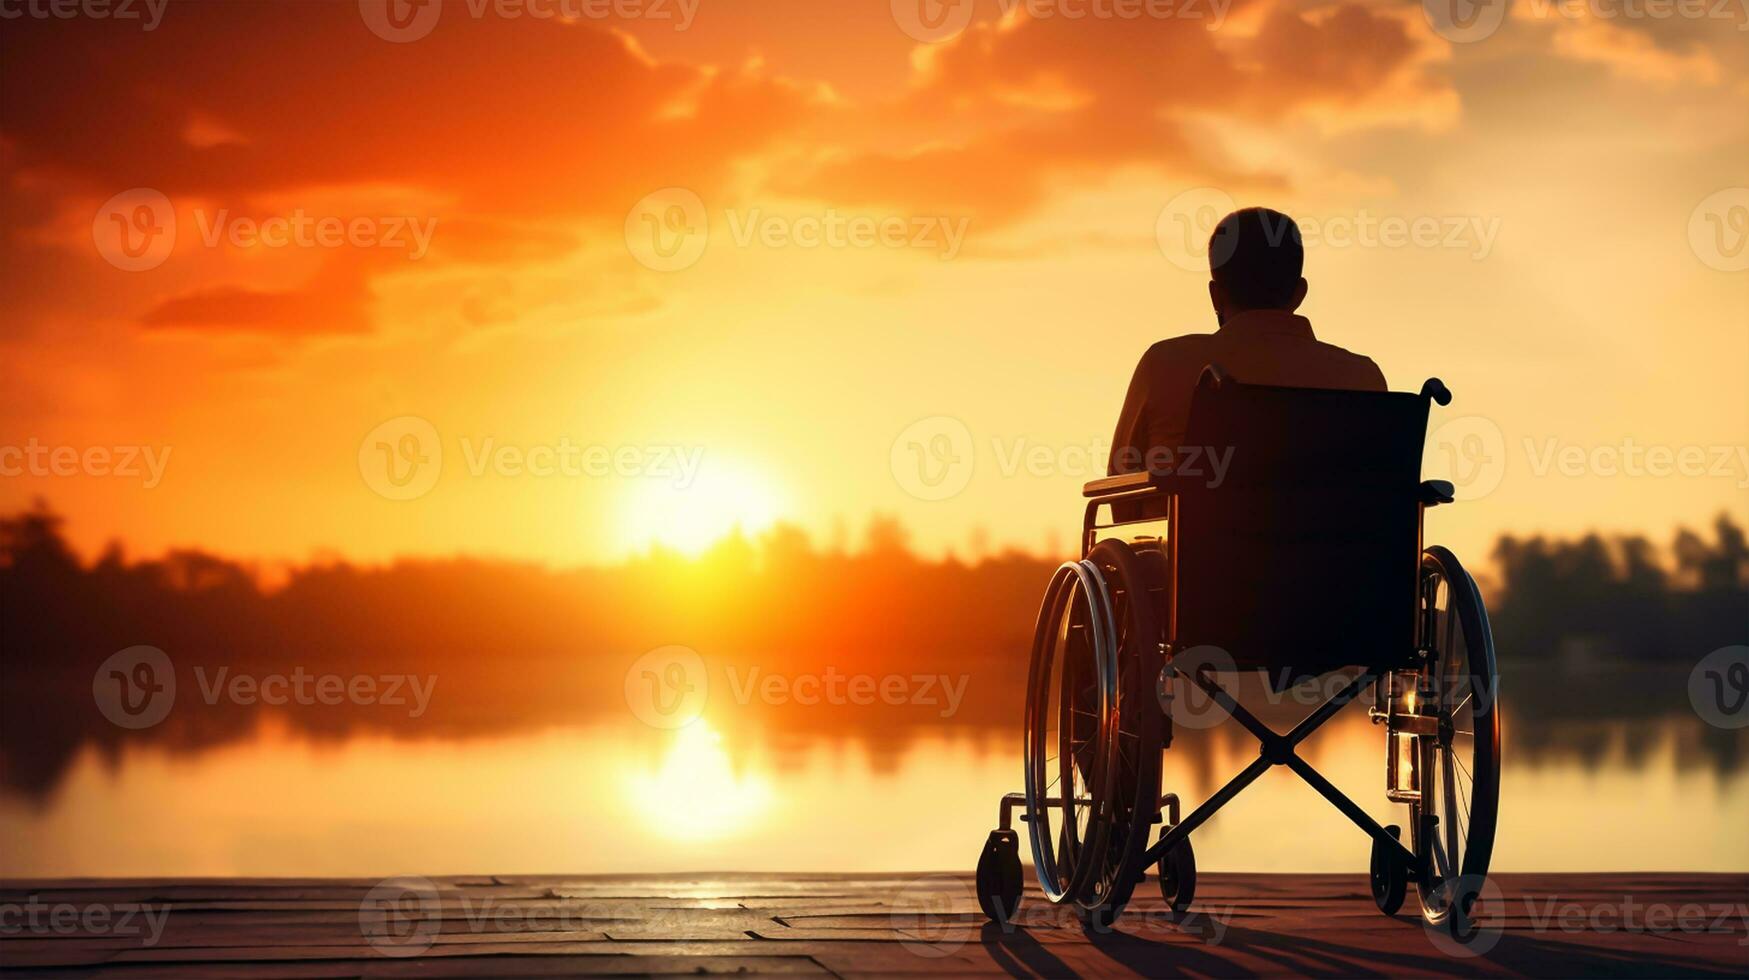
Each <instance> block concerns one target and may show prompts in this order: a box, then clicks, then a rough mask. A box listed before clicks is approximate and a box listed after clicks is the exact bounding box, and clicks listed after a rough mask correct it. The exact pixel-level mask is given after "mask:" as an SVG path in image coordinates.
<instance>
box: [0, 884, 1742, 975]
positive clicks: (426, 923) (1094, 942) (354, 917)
mask: <svg viewBox="0 0 1749 980" xmlns="http://www.w3.org/2000/svg"><path fill="white" fill-rule="evenodd" d="M1492 881H1493V883H1494V884H1495V885H1496V886H1497V887H1498V889H1499V892H1498V898H1497V904H1498V908H1497V912H1498V915H1497V916H1495V917H1494V918H1493V919H1492V920H1491V921H1492V925H1493V931H1492V932H1491V933H1490V934H1489V935H1488V937H1487V938H1488V948H1487V950H1486V951H1485V955H1481V956H1470V955H1466V951H1465V950H1464V948H1462V947H1458V948H1457V951H1456V952H1454V951H1453V948H1452V947H1451V945H1450V943H1449V941H1446V940H1444V939H1443V933H1440V932H1438V931H1436V930H1430V929H1429V928H1428V927H1425V926H1424V925H1423V924H1422V923H1421V921H1420V919H1419V918H1417V917H1413V916H1411V915H1409V914H1407V913H1405V914H1403V915H1400V916H1398V917H1396V918H1393V919H1387V918H1384V917H1382V916H1380V915H1379V914H1378V912H1377V910H1376V909H1374V908H1373V907H1372V901H1371V898H1370V897H1369V895H1368V893H1367V891H1366V889H1365V882H1364V880H1363V879H1361V878H1359V877H1358V876H1355V875H1255V874H1236V875H1235V874H1227V875H1222V874H1205V875H1203V876H1202V878H1201V880H1200V881H1199V885H1198V892H1197V894H1198V899H1197V904H1196V907H1195V908H1194V909H1193V911H1192V913H1191V914H1189V915H1177V914H1174V913H1171V912H1170V911H1169V910H1167V909H1166V907H1165V905H1164V903H1163V902H1162V901H1161V900H1160V896H1159V893H1158V891H1157V890H1156V889H1155V886H1154V883H1153V882H1152V881H1148V882H1144V883H1143V884H1142V885H1141V886H1140V888H1139V889H1138V891H1137V895H1136V898H1135V900H1134V901H1133V902H1132V903H1131V905H1130V907H1129V908H1128V909H1127V910H1126V913H1125V915H1124V917H1123V918H1122V919H1121V920H1120V922H1119V923H1118V926H1117V928H1116V930H1114V931H1111V932H1108V933H1105V934H1095V933H1091V932H1089V931H1088V930H1086V929H1085V928H1084V927H1083V926H1082V925H1081V923H1080V922H1079V921H1078V920H1076V919H1075V918H1074V917H1073V916H1072V915H1067V914H1065V913H1064V912H1063V910H1061V909H1058V908H1055V907H1052V906H1050V905H1048V904H1047V903H1044V902H1043V901H1042V900H1041V899H1040V897H1039V896H1038V894H1037V892H1036V891H1029V892H1028V895H1027V900H1026V902H1025V903H1024V904H1023V906H1022V913H1021V915H1020V917H1019V920H1018V922H1017V923H1015V924H1014V926H1013V927H1012V928H1010V929H1007V930H1004V929H1002V928H999V927H997V926H995V925H993V924H989V923H986V922H985V921H984V919H983V916H982V914H981V913H980V912H979V911H978V909H977V906H976V903H975V901H973V900H972V898H971V891H970V883H969V880H968V878H967V876H963V875H957V876H956V875H919V876H905V875H892V874H883V875H842V876H835V875H759V874H732V875H714V874H712V875H645V876H575V875H567V876H468V877H456V878H434V879H432V882H433V884H434V886H435V887H436V889H437V895H436V898H435V899H434V900H433V901H432V902H430V903H428V907H426V908H425V909H423V911H422V915H421V917H420V918H419V919H418V920H417V921H416V922H413V923H408V922H402V923H399V926H400V927H401V928H403V929H405V928H406V927H408V926H410V925H415V924H416V925H418V926H419V927H420V931H419V932H418V933H417V936H418V937H419V938H421V939H422V940H424V941H421V942H420V943H419V944H418V946H417V948H416V949H414V950H412V951H415V952H417V953H418V955H416V956H412V957H406V958H403V957H400V956H396V955H392V954H396V953H400V952H407V951H409V947H406V946H401V945H396V944H395V942H393V941H391V940H396V939H397V937H403V938H404V936H405V933H404V932H403V933H395V932H392V931H390V928H389V926H388V925H387V924H384V923H382V922H381V921H380V920H370V919H367V921H366V923H365V924H361V921H360V915H359V912H360V903H361V902H362V901H363V899H364V897H365V896H366V895H367V894H368V893H369V892H370V890H371V888H372V887H374V886H375V885H376V882H375V881H370V880H357V879H344V880H342V879H332V880H320V879H287V880H281V881H264V880H239V881H225V880H214V879H199V880H186V879H183V880H165V881H117V880H94V879H88V880H79V881H44V882H17V881H13V882H7V883H5V885H6V888H7V889H8V890H7V891H5V892H4V893H0V894H3V895H9V896H13V897H14V900H15V901H16V900H19V897H22V900H30V899H31V898H32V897H33V896H34V897H35V899H36V901H38V902H43V903H47V904H56V903H60V904H64V905H65V906H66V907H67V908H68V909H70V910H72V912H74V913H75V914H76V913H79V912H82V911H83V910H85V909H87V908H98V907H103V906H110V907H113V906H114V905H115V904H116V903H129V902H155V903H157V905H158V906H160V907H162V908H163V909H165V910H167V913H168V918H166V919H164V920H163V922H162V932H161V933H159V934H156V935H155V936H154V937H153V938H152V939H151V940H150V941H147V940H146V939H145V938H144V937H141V936H117V935H109V934H106V933H105V932H104V931H103V930H97V931H88V930H85V929H83V928H82V927H80V928H71V929H40V928H39V929H35V930H32V929H19V928H8V929H7V931H4V932H0V974H5V975H9V976H10V975H39V974H41V973H42V971H45V970H48V971H52V974H53V975H57V976H65V975H84V974H87V973H89V974H95V975H110V974H114V975H128V976H159V975H162V976H176V977H201V976H288V977H330V976H410V975H419V976H469V975H480V974H504V975H530V976H536V975H556V974H585V975H587V974H596V975H601V974H614V973H641V974H679V973H696V972H704V973H714V972H748V973H802V974H814V973H820V972H825V971H830V972H832V973H836V974H838V975H840V976H865V975H866V976H874V975H880V976H893V975H909V974H917V975H924V974H939V973H953V974H990V975H1045V976H1056V975H1062V974H1065V973H1080V974H1084V975H1089V976H1135V975H1146V976H1161V975H1199V976H1247V975H1264V976H1279V975H1340V976H1354V975H1374V976H1376V975H1389V976H1440V977H1450V976H1453V975H1475V976H1515V975H1516V976H1525V975H1529V976H1544V975H1549V976H1563V977H1565V976H1603V975H1608V976H1736V977H1741V976H1745V975H1749V875H1743V874H1717V875H1694V874H1630V875H1604V874H1599V875H1535V874H1532V875H1524V874H1504V875H1499V876H1496V877H1495V878H1494V879H1492ZM167 896H169V897H167ZM6 901H7V899H6V898H5V897H0V903H4V902H6ZM1414 901H1415V899H1414V898H1413V897H1411V899H1410V902H1411V904H1413V902H1414ZM1653 908H1656V909H1659V910H1662V912H1663V914H1664V915H1663V918H1662V919H1658V918H1656V917H1653V918H1647V914H1646V913H1647V910H1648V909H1653ZM1685 909H1688V910H1693V911H1695V912H1696V913H1698V912H1699V911H1701V910H1705V912H1706V916H1705V918H1704V919H1701V918H1697V917H1696V916H1694V915H1690V916H1689V917H1688V918H1687V919H1686V920H1684V921H1677V920H1678V918H1679V917H1680V916H1681V915H1682V914H1683V910H1685ZM920 910H921V911H924V912H926V913H927V914H925V915H919V914H918V913H919V911H920ZM75 917H77V916H75ZM12 921H13V920H7V922H12ZM5 925H6V923H0V927H3V926H5ZM373 939H375V940H379V942H377V943H373V942H372V940H373ZM1442 943H1443V945H1442Z"/></svg>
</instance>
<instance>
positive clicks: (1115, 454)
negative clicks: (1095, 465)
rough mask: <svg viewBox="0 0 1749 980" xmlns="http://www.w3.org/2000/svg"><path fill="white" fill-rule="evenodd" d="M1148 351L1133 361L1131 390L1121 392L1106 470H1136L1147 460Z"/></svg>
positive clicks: (1124, 471) (1111, 472) (1111, 473)
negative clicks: (1119, 406)
mask: <svg viewBox="0 0 1749 980" xmlns="http://www.w3.org/2000/svg"><path fill="white" fill-rule="evenodd" d="M1148 374H1149V371H1148V355H1147V354H1145V353H1144V354H1143V355H1142V359H1141V360H1140V361H1138V362H1137V363H1136V372H1135V374H1134V375H1132V376H1131V377H1130V390H1129V392H1128V393H1127V394H1125V395H1124V399H1123V409H1122V410H1120V411H1119V412H1118V413H1117V432H1115V433H1113V435H1112V437H1111V458H1110V460H1108V461H1107V463H1106V467H1105V472H1106V473H1107V474H1108V475H1111V476H1116V475H1118V474H1119V473H1139V472H1141V471H1142V470H1143V469H1144V468H1145V466H1146V464H1145V460H1146V453H1147V451H1148V394H1149V392H1148Z"/></svg>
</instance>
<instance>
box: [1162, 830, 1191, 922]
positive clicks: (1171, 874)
mask: <svg viewBox="0 0 1749 980" xmlns="http://www.w3.org/2000/svg"><path fill="white" fill-rule="evenodd" d="M1170 829H1171V828H1170V827H1168V828H1167V830H1170ZM1159 872H1160V897H1161V898H1164V899H1165V900H1166V904H1167V905H1170V906H1172V911H1174V912H1184V911H1187V910H1189V908H1190V901H1191V899H1193V898H1195V897H1196V852H1195V851H1193V850H1191V847H1190V838H1188V837H1186V838H1185V839H1184V840H1181V841H1179V842H1178V843H1177V844H1176V845H1174V846H1173V848H1172V850H1170V851H1167V852H1166V853H1165V854H1162V855H1160V864H1159Z"/></svg>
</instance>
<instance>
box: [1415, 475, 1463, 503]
mask: <svg viewBox="0 0 1749 980" xmlns="http://www.w3.org/2000/svg"><path fill="white" fill-rule="evenodd" d="M1456 494H1457V488H1456V487H1453V486H1452V485H1451V481H1450V480H1423V481H1421V503H1423V504H1425V505H1426V506H1428V507H1437V506H1439V505H1440V504H1449V503H1451V502H1452V501H1453V500H1456V499H1457V496H1456Z"/></svg>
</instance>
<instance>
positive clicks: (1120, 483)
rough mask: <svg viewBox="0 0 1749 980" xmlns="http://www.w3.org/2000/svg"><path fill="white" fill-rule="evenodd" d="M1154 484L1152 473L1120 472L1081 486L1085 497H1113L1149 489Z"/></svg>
mask: <svg viewBox="0 0 1749 980" xmlns="http://www.w3.org/2000/svg"><path fill="white" fill-rule="evenodd" d="M1153 486H1154V474H1152V473H1120V474H1118V475H1117V476H1107V477H1102V478H1100V479H1097V480H1090V481H1088V482H1087V483H1086V485H1084V486H1082V487H1081V496H1083V497H1111V496H1116V495H1117V494H1123V493H1132V492H1134V491H1137V490H1148V489H1151V488H1152V487H1153Z"/></svg>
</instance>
